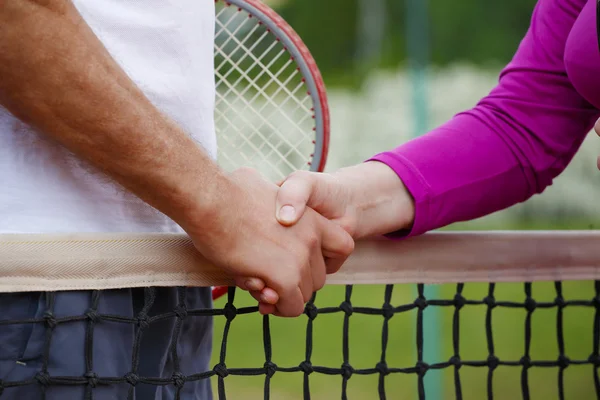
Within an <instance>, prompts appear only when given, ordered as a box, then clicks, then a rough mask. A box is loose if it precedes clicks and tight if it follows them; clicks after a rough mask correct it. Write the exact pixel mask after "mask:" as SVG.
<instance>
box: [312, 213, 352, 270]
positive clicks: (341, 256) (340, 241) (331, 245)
mask: <svg viewBox="0 0 600 400" xmlns="http://www.w3.org/2000/svg"><path fill="white" fill-rule="evenodd" d="M317 217H318V220H319V221H320V228H321V247H322V251H323V254H324V255H325V256H326V257H328V258H331V259H336V260H341V261H342V263H343V262H344V261H345V260H346V259H347V258H348V256H349V255H350V254H351V253H352V252H353V251H354V239H352V236H350V234H349V233H348V232H346V231H345V230H344V229H343V228H342V227H340V226H339V225H337V224H336V223H334V222H332V221H329V220H327V219H326V218H323V217H321V216H320V215H318V216H317ZM328 265H330V266H332V267H335V266H337V267H338V269H339V267H340V266H341V264H336V263H334V262H330V263H328ZM336 271H337V270H336ZM336 271H331V272H329V271H328V273H333V272H336Z"/></svg>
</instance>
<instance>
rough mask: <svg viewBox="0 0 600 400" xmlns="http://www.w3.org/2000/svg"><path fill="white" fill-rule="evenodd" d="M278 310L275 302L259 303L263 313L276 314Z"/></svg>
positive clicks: (259, 309)
mask: <svg viewBox="0 0 600 400" xmlns="http://www.w3.org/2000/svg"><path fill="white" fill-rule="evenodd" d="M276 310H277V308H276V307H275V306H274V305H273V304H265V303H258V312H260V313H261V314H262V315H268V314H274V313H275V311H276Z"/></svg>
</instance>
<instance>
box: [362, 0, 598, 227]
mask: <svg viewBox="0 0 600 400" xmlns="http://www.w3.org/2000/svg"><path fill="white" fill-rule="evenodd" d="M595 13H596V0H539V1H538V3H537V5H536V7H535V10H534V12H533V16H532V19H531V26H530V28H529V30H528V32H527V34H526V36H525V37H524V39H523V40H522V42H521V44H520V46H519V48H518V50H517V52H516V54H515V55H514V57H513V59H512V61H511V62H510V63H509V64H508V65H507V66H506V67H505V68H504V69H503V70H502V72H501V74H500V79H499V83H498V85H497V86H496V87H495V88H494V89H493V90H492V91H491V92H490V94H489V95H487V96H486V97H485V98H483V99H482V100H481V101H480V102H479V103H478V104H477V105H476V106H475V107H474V108H472V109H470V110H468V111H465V112H462V113H460V114H457V115H456V116H455V117H454V118H452V119H451V120H450V121H448V122H447V123H445V124H443V125H442V126H440V127H438V128H437V129H434V130H433V131H431V132H429V133H427V134H425V135H423V136H421V137H419V138H417V139H415V140H412V141H410V142H407V143H405V144H403V145H401V146H399V147H397V148H396V149H394V150H391V151H388V152H384V153H381V154H378V155H376V156H375V157H373V158H372V159H373V160H378V161H380V162H383V163H386V164H387V165H388V166H390V167H391V168H392V169H393V170H394V171H395V172H396V173H397V174H398V176H399V177H400V178H401V179H402V181H403V182H404V184H405V185H406V187H407V189H408V190H409V192H410V193H411V194H412V196H413V197H414V199H415V220H414V224H413V226H412V229H411V230H410V232H409V233H408V235H410V236H413V235H419V234H421V233H424V232H426V231H429V230H432V229H436V228H439V227H442V226H445V225H448V224H450V223H453V222H457V221H464V220H470V219H474V218H478V217H481V216H484V215H487V214H490V213H492V212H495V211H498V210H501V209H504V208H507V207H509V206H511V205H514V204H516V203H519V202H522V201H524V200H526V199H528V198H530V197H531V196H533V195H534V194H536V193H541V192H542V191H543V190H544V189H545V188H546V187H547V186H549V185H550V184H551V183H552V180H553V179H554V178H555V177H556V176H557V175H558V174H560V173H561V172H562V171H563V170H564V169H565V168H566V166H567V164H568V163H569V162H570V161H571V159H572V158H573V156H574V154H575V153H576V152H577V150H578V149H579V147H580V146H581V143H582V142H583V140H584V138H585V136H586V135H587V133H589V132H590V130H591V129H592V127H593V125H594V122H595V121H596V120H597V119H598V117H600V113H599V111H598V109H600V52H599V50H598V38H597V34H596V14H595ZM439 95H441V96H447V97H448V99H449V100H448V101H451V100H450V99H451V98H452V93H440V94H439ZM590 168H593V166H590ZM402 235H403V236H405V235H406V232H403V233H402Z"/></svg>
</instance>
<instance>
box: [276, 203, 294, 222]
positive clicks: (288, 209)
mask: <svg viewBox="0 0 600 400" xmlns="http://www.w3.org/2000/svg"><path fill="white" fill-rule="evenodd" d="M295 216H296V209H295V208H294V207H292V206H283V207H281V209H279V219H280V220H282V221H285V222H291V221H293V220H294V217H295Z"/></svg>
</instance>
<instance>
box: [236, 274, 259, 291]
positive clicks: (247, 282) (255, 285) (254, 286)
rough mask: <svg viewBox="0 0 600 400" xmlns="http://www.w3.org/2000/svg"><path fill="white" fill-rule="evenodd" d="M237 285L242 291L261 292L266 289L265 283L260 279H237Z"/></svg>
mask: <svg viewBox="0 0 600 400" xmlns="http://www.w3.org/2000/svg"><path fill="white" fill-rule="evenodd" d="M235 285H236V286H237V287H239V288H240V289H242V290H247V291H261V290H263V288H264V287H265V282H264V281H263V280H262V279H259V278H240V277H236V278H235Z"/></svg>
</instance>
